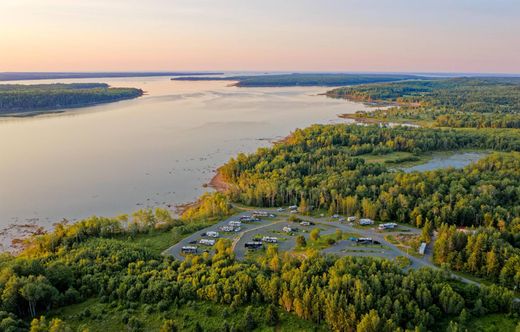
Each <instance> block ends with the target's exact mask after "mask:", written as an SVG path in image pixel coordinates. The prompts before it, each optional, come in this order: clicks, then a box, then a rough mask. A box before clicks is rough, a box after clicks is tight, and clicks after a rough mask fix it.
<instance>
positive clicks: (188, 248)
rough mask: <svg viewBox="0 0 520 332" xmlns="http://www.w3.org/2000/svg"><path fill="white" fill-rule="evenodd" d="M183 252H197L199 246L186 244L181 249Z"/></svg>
mask: <svg viewBox="0 0 520 332" xmlns="http://www.w3.org/2000/svg"><path fill="white" fill-rule="evenodd" d="M181 251H182V253H183V254H196V253H197V247H195V246H185V247H182V249H181Z"/></svg>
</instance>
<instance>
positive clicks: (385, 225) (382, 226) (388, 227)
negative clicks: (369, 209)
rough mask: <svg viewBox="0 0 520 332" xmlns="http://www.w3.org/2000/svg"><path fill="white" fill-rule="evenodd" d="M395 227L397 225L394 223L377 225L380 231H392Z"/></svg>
mask: <svg viewBox="0 0 520 332" xmlns="http://www.w3.org/2000/svg"><path fill="white" fill-rule="evenodd" d="M396 227H397V224H396V223H395V222H389V223H386V224H381V225H379V227H378V228H379V229H380V230H385V229H394V228H396Z"/></svg>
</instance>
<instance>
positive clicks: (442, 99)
mask: <svg viewBox="0 0 520 332" xmlns="http://www.w3.org/2000/svg"><path fill="white" fill-rule="evenodd" d="M327 96H329V97H332V98H346V99H350V100H353V101H360V102H365V103H370V104H372V105H382V106H388V105H390V106H395V107H391V108H389V109H382V110H377V111H374V112H360V113H357V114H355V115H345V117H349V118H355V119H360V120H364V121H372V122H373V121H376V122H377V121H396V122H403V121H406V122H414V123H418V124H421V125H426V126H435V127H472V128H484V127H485V128H520V78H518V77H516V78H515V77H472V78H448V79H435V80H411V81H406V82H393V83H384V84H365V85H359V86H355V87H343V88H338V89H334V90H331V91H328V92H327Z"/></svg>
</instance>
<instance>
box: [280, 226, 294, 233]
mask: <svg viewBox="0 0 520 332" xmlns="http://www.w3.org/2000/svg"><path fill="white" fill-rule="evenodd" d="M282 231H284V232H285V233H291V232H292V231H293V229H292V228H291V227H289V226H285V227H284V228H282Z"/></svg>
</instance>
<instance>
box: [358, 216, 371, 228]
mask: <svg viewBox="0 0 520 332" xmlns="http://www.w3.org/2000/svg"><path fill="white" fill-rule="evenodd" d="M359 224H360V225H361V226H367V225H373V224H374V221H373V220H372V219H368V218H364V219H359Z"/></svg>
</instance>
